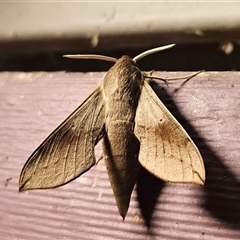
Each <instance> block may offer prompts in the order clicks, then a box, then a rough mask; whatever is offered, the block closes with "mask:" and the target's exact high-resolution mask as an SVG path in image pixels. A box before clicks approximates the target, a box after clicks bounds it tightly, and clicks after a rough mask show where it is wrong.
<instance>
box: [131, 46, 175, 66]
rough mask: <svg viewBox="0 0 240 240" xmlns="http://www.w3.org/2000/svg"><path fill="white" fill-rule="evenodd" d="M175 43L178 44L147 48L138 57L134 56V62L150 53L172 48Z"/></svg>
mask: <svg viewBox="0 0 240 240" xmlns="http://www.w3.org/2000/svg"><path fill="white" fill-rule="evenodd" d="M175 45H176V44H169V45H165V46H162V47H157V48H153V49H150V50H147V51H145V52H143V53H140V54H139V55H137V56H136V57H134V58H133V61H134V62H137V61H138V60H140V59H141V58H144V57H146V56H147V55H149V54H152V53H156V52H160V51H163V50H166V49H169V48H172V47H173V46H175Z"/></svg>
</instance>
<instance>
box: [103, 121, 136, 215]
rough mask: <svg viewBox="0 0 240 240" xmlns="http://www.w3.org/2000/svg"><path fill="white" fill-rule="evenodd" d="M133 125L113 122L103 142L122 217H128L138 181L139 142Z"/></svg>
mask: <svg viewBox="0 0 240 240" xmlns="http://www.w3.org/2000/svg"><path fill="white" fill-rule="evenodd" d="M132 128H133V126H132V123H129V122H125V121H122V120H119V121H113V122H112V123H110V124H109V126H108V131H107V134H106V135H105V137H104V140H103V153H104V159H105V164H106V167H107V170H108V175H109V180H110V182H111V186H112V189H113V192H114V195H115V198H116V202H117V206H118V210H119V213H120V215H121V216H122V217H123V218H124V217H125V216H126V213H127V210H128V206H129V202H130V197H131V193H132V190H133V187H134V185H135V183H136V181H137V176H138V170H139V166H140V165H139V162H138V152H139V142H138V140H137V139H136V137H135V135H134V134H133V131H132Z"/></svg>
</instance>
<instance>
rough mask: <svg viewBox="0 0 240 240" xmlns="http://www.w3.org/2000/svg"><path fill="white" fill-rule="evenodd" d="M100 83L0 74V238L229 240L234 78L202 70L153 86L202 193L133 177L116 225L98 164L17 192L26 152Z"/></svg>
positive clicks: (239, 132) (86, 78)
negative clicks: (187, 143)
mask: <svg viewBox="0 0 240 240" xmlns="http://www.w3.org/2000/svg"><path fill="white" fill-rule="evenodd" d="M155 74H157V75H159V76H162V77H166V76H168V77H171V76H182V75H185V74H186V73H166V72H164V73H163V72H161V73H155ZM103 76H104V73H87V74H83V73H65V72H54V73H51V72H48V73H46V72H35V73H24V72H12V73H9V72H2V73H0V173H1V174H0V191H1V196H0V212H1V214H0V239H239V238H240V204H239V203H240V151H239V150H240V143H239V141H240V111H239V110H240V81H239V79H240V73H238V72H221V73H217V72H211V73H209V72H205V73H201V74H199V75H198V76H196V77H194V78H193V79H191V80H190V81H188V82H187V83H186V84H184V85H182V86H181V81H175V82H172V83H170V86H169V88H168V87H166V86H165V85H164V84H163V83H161V82H159V81H156V82H157V84H154V86H153V88H154V90H155V91H156V93H157V94H158V96H159V97H160V98H161V99H162V101H163V102H164V103H165V104H166V106H167V107H168V108H169V109H170V111H171V112H172V113H173V114H174V115H175V116H176V118H177V119H178V120H179V122H180V123H181V124H182V125H183V127H184V128H185V129H186V130H187V132H188V133H189V135H190V136H191V137H192V138H193V140H194V142H195V143H196V144H197V146H198V147H199V150H200V152H201V153H202V155H203V158H204V162H205V166H206V171H207V180H206V184H205V186H197V185H193V184H171V183H163V182H161V181H160V180H158V179H156V178H154V177H152V176H151V175H150V174H148V173H147V172H144V171H142V172H141V175H140V176H139V181H138V184H137V187H136V188H135V190H134V192H133V194H132V198H131V204H130V208H129V211H128V214H127V216H126V219H125V221H122V219H121V217H120V216H119V214H118V211H117V206H116V204H115V200H114V196H113V193H112V189H111V186H110V183H109V180H108V176H107V172H106V169H105V166H104V162H103V161H100V162H99V164H98V165H97V166H96V167H93V168H92V169H91V170H90V171H89V172H87V173H85V174H84V175H82V176H81V177H79V178H78V179H76V180H74V181H73V182H71V183H69V184H67V185H65V186H63V187H60V188H56V189H49V190H36V191H26V192H22V193H19V192H18V177H19V174H20V171H21V168H22V166H23V164H24V163H25V161H26V160H27V158H28V157H29V155H30V154H31V153H32V152H33V151H34V150H35V148H36V147H37V146H38V145H39V144H40V143H41V141H42V140H43V139H44V138H45V137H46V136H47V135H48V134H49V133H50V132H51V131H52V130H53V129H54V128H55V127H56V126H57V125H58V124H59V123H60V122H61V121H62V120H63V119H64V118H65V117H66V116H67V115H68V114H70V113H71V112H72V111H73V110H74V109H75V108H76V107H77V106H78V105H79V104H80V103H81V102H82V101H83V100H84V99H85V98H86V97H87V96H88V94H90V93H91V92H92V91H93V89H94V88H95V87H96V86H98V85H99V84H100V82H101V80H102V78H103ZM100 153H101V146H97V149H96V154H97V155H99V154H100ZM151 214H152V216H151ZM148 225H149V226H150V228H149V229H148V228H147V226H148Z"/></svg>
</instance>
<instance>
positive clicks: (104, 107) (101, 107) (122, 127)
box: [19, 45, 205, 219]
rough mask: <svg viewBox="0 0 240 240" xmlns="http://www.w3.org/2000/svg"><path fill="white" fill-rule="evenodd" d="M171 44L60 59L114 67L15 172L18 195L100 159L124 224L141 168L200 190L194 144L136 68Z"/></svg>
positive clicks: (54, 183) (55, 183)
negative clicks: (99, 151)
mask: <svg viewBox="0 0 240 240" xmlns="http://www.w3.org/2000/svg"><path fill="white" fill-rule="evenodd" d="M172 46H173V45H167V46H164V47H160V48H156V49H152V50H149V51H147V52H144V53H142V54H140V55H138V56H136V57H135V58H133V59H132V58H131V57H129V56H122V57H121V58H120V59H118V60H117V59H115V58H111V57H104V56H101V55H100V56H99V55H74V56H72V55H70V56H69V55H67V57H72V58H95V59H104V60H108V61H113V62H115V64H114V66H113V67H112V68H110V70H109V71H108V72H107V74H106V76H105V77H104V79H103V82H102V84H101V86H99V87H98V88H97V89H95V90H94V91H93V93H92V94H90V96H89V97H88V98H87V99H86V100H85V101H84V102H83V103H82V104H81V105H80V106H79V107H78V108H77V109H76V110H75V111H74V112H73V113H72V114H71V115H70V116H69V117H68V118H67V119H66V120H65V121H63V123H62V124H60V125H59V126H58V127H57V128H56V129H55V130H54V131H53V132H52V133H51V134H50V135H49V136H48V137H47V138H46V139H45V140H44V141H43V143H42V144H41V145H40V146H39V147H38V148H37V149H36V150H35V151H34V152H33V153H32V155H31V156H30V157H29V159H28V160H27V162H26V163H25V165H24V166H23V168H22V171H21V174H20V179H19V191H23V190H30V189H46V188H55V187H59V186H62V185H64V184H66V183H68V182H70V181H72V180H74V179H75V178H77V177H79V176H80V175H81V174H83V173H84V172H86V171H88V170H89V169H90V168H91V167H92V166H94V165H95V164H96V159H95V156H94V147H95V145H96V144H97V143H98V142H99V141H100V140H101V139H102V146H103V155H102V158H104V160H105V164H106V168H107V171H108V175H109V179H110V183H111V186H112V189H113V192H114V195H115V199H116V203H117V207H118V210H119V213H120V215H121V216H122V218H123V219H124V218H125V216H126V214H127V211H128V207H129V202H130V197H131V193H132V191H133V187H134V185H135V183H136V181H137V177H138V172H139V169H140V166H142V167H144V168H145V169H147V170H148V171H149V172H150V173H152V174H153V175H155V176H156V177H158V178H160V179H162V180H164V181H168V182H173V183H196V184H204V181H205V169H204V163H203V160H202V157H201V155H200V153H199V150H198V149H197V147H196V145H195V144H194V142H193V141H192V139H191V138H190V137H189V135H188V134H187V133H186V131H185V130H184V129H183V127H182V126H181V125H180V124H179V123H178V122H177V120H176V119H175V118H174V117H173V115H172V114H171V113H170V112H169V111H168V109H167V108H166V107H165V106H164V105H163V103H162V102H161V101H160V99H159V98H158V97H157V95H156V94H155V92H154V91H153V90H152V88H151V87H150V85H149V84H148V82H147V81H146V78H147V77H149V76H147V75H146V73H144V72H142V71H140V70H139V68H138V66H137V65H136V61H137V60H139V59H141V58H142V57H144V56H146V55H148V54H150V53H153V52H156V51H160V50H164V49H167V48H169V47H172Z"/></svg>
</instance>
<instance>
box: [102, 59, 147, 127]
mask: <svg viewBox="0 0 240 240" xmlns="http://www.w3.org/2000/svg"><path fill="white" fill-rule="evenodd" d="M143 81H144V77H143V75H142V73H141V71H140V70H139V68H138V67H137V65H136V64H135V62H133V61H132V59H131V58H130V57H129V56H122V57H121V58H120V59H118V60H117V62H116V63H115V65H114V66H113V67H112V68H111V69H110V70H109V71H108V73H107V75H106V76H105V78H104V80H103V84H102V87H103V94H104V99H105V104H106V112H107V114H108V118H110V119H109V121H110V120H126V121H131V122H132V121H133V119H134V116H135V111H136V107H137V103H138V98H139V96H140V92H141V88H142V85H143Z"/></svg>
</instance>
